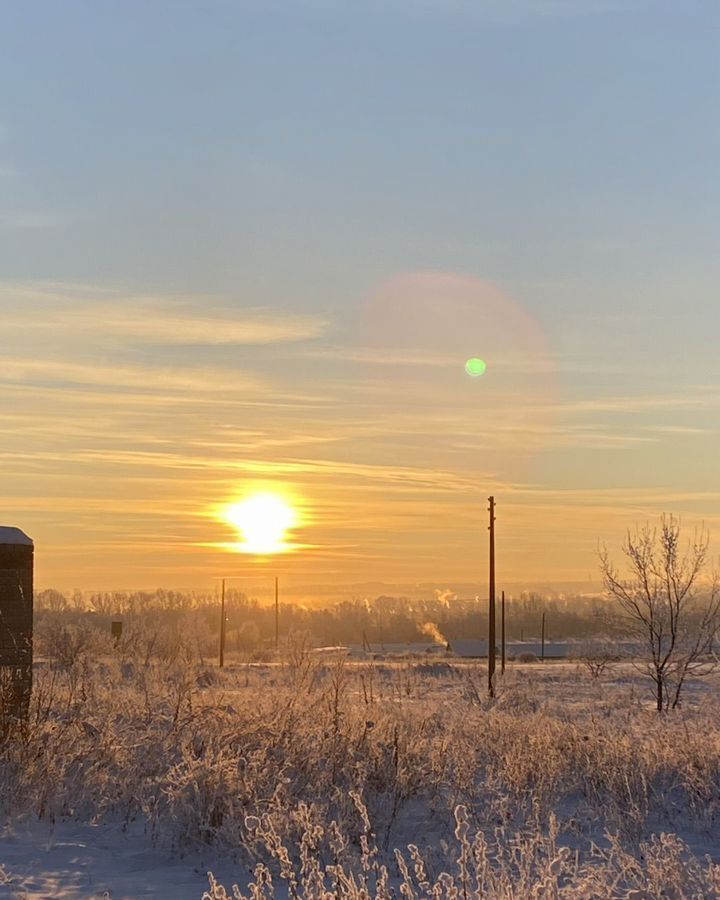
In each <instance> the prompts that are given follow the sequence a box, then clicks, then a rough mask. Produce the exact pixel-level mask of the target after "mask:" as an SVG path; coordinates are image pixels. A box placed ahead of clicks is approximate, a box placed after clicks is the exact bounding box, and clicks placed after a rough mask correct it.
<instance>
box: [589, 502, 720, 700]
mask: <svg viewBox="0 0 720 900" xmlns="http://www.w3.org/2000/svg"><path fill="white" fill-rule="evenodd" d="M708 546H709V538H708V535H707V532H706V531H705V530H704V529H700V530H699V531H696V532H695V534H694V535H693V537H692V538H690V540H689V541H688V542H687V543H686V545H685V548H684V549H683V548H682V546H681V527H680V522H679V521H678V520H677V519H675V518H674V517H673V516H663V517H662V519H661V522H660V527H659V529H658V528H652V527H650V526H649V525H645V526H644V527H642V528H636V529H635V531H634V532H630V531H628V533H627V536H626V538H625V543H624V545H623V548H622V552H623V555H624V556H625V560H626V563H627V568H628V570H629V577H628V578H623V577H622V575H621V574H620V571H619V570H618V568H617V567H616V566H615V564H614V563H613V562H612V560H611V559H610V556H609V554H608V551H607V549H606V548H604V549H603V550H602V551H601V552H600V567H601V572H602V576H603V581H604V584H605V589H606V591H607V592H608V594H609V595H610V596H611V597H613V598H614V599H615V601H616V602H617V605H618V608H619V611H620V620H621V624H622V626H623V627H624V628H625V630H626V632H627V633H628V634H629V635H630V636H631V637H632V638H633V639H634V640H636V641H637V644H638V650H639V653H640V654H641V657H642V660H643V662H642V671H643V672H644V673H645V674H646V675H647V677H648V678H650V680H651V681H652V682H653V684H654V686H655V700H656V707H657V710H658V712H662V711H663V710H667V709H668V708H672V709H675V708H676V707H677V706H678V704H679V703H680V697H681V693H682V689H683V686H684V684H685V681H686V679H687V678H688V677H689V676H696V677H698V676H703V675H707V674H709V673H710V672H711V671H712V670H713V669H714V668H715V664H716V658H715V655H714V653H713V647H714V642H715V638H716V636H717V632H718V629H719V628H720V583H719V582H718V577H717V575H715V574H714V575H713V576H712V577H711V579H710V581H709V583H708V584H707V586H706V588H705V590H704V591H701V590H700V584H701V579H702V575H703V572H704V570H705V567H706V563H707V557H708Z"/></svg>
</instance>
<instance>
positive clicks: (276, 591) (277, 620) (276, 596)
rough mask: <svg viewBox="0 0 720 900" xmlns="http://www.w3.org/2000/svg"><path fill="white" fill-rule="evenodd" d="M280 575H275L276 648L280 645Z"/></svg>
mask: <svg viewBox="0 0 720 900" xmlns="http://www.w3.org/2000/svg"><path fill="white" fill-rule="evenodd" d="M278 597H279V594H278V577H277V575H276V576H275V649H276V650H277V649H278V648H279V646H280V603H279V600H278Z"/></svg>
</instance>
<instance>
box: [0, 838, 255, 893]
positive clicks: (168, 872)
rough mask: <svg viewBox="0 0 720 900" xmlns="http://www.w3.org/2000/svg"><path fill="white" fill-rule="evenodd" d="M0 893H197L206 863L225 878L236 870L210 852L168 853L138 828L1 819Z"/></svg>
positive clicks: (235, 876)
mask: <svg viewBox="0 0 720 900" xmlns="http://www.w3.org/2000/svg"><path fill="white" fill-rule="evenodd" d="M0 866H2V868H1V869H0V898H12V900H21V898H25V897H45V898H51V897H53V898H54V897H57V898H63V900H96V898H112V900H133V898H136V897H137V898H143V897H147V898H150V897H152V898H156V900H184V898H200V897H201V896H202V894H203V891H204V890H205V889H206V888H207V886H208V879H207V872H208V871H209V870H210V869H212V871H213V872H215V873H216V874H217V876H218V877H219V878H220V879H223V880H225V881H226V882H227V883H230V882H232V881H237V880H241V881H242V880H243V872H242V870H241V869H240V868H239V867H238V866H233V865H231V864H230V863H228V862H227V861H226V860H222V859H218V858H216V857H214V856H212V855H208V856H205V857H201V856H199V855H197V854H190V855H189V856H187V857H185V858H183V859H178V858H175V859H172V858H170V857H169V854H168V853H167V851H162V850H160V849H156V848H154V847H152V846H150V845H149V844H148V840H147V837H145V836H144V835H142V834H127V833H124V832H123V831H122V829H121V828H120V827H117V826H113V825H110V824H103V825H97V826H92V825H82V824H77V823H74V822H60V823H58V824H56V825H55V826H54V827H48V826H47V825H45V824H42V823H38V822H35V823H33V824H32V825H27V824H26V825H22V824H15V825H13V826H10V825H7V826H6V827H5V828H4V829H3V830H2V833H1V834H0Z"/></svg>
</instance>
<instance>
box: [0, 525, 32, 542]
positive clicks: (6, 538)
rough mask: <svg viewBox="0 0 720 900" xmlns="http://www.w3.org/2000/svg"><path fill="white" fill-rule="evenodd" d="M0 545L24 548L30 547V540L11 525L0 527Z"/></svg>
mask: <svg viewBox="0 0 720 900" xmlns="http://www.w3.org/2000/svg"><path fill="white" fill-rule="evenodd" d="M0 544H23V545H24V546H26V547H32V545H33V542H32V540H31V539H30V538H29V537H28V536H27V535H26V534H25V532H24V531H21V530H20V529H19V528H15V527H14V526H13V525H0Z"/></svg>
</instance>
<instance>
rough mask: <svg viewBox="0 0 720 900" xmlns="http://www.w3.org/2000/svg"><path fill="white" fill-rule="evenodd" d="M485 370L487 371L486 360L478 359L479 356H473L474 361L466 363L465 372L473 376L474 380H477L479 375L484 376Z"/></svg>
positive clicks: (470, 360)
mask: <svg viewBox="0 0 720 900" xmlns="http://www.w3.org/2000/svg"><path fill="white" fill-rule="evenodd" d="M485 369H487V366H486V365H485V360H484V359H478V357H477V356H473V358H472V359H469V360H468V361H467V362H466V363H465V371H466V372H467V373H468V375H472V376H473V378H477V377H478V376H479V375H484V374H485Z"/></svg>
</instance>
